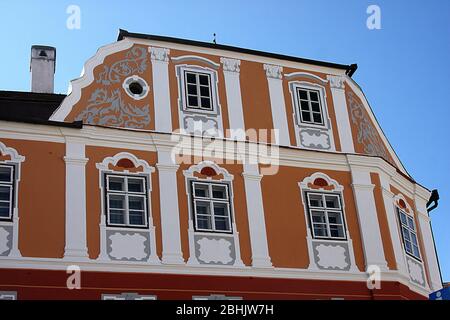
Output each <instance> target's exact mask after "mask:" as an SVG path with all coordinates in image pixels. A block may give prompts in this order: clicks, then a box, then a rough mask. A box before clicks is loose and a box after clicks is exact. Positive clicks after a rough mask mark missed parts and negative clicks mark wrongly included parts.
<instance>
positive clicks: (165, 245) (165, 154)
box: [156, 147, 184, 264]
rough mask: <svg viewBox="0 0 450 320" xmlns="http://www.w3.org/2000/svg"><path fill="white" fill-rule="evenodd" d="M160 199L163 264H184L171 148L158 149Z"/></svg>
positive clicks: (175, 170)
mask: <svg viewBox="0 0 450 320" xmlns="http://www.w3.org/2000/svg"><path fill="white" fill-rule="evenodd" d="M156 167H157V168H158V173H159V198H160V210H161V233H162V249H163V250H162V263H166V264H184V259H183V253H182V251H181V236H180V211H179V208H178V188H177V170H178V167H179V166H178V165H177V164H175V163H174V162H173V161H172V158H171V152H170V148H165V147H160V148H158V163H157V164H156Z"/></svg>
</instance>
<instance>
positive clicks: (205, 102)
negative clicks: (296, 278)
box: [201, 98, 211, 109]
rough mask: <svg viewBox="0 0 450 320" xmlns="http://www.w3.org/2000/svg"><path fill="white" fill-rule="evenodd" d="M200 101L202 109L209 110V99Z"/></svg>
mask: <svg viewBox="0 0 450 320" xmlns="http://www.w3.org/2000/svg"><path fill="white" fill-rule="evenodd" d="M201 100H202V108H203V109H211V101H210V99H209V98H202V99H201Z"/></svg>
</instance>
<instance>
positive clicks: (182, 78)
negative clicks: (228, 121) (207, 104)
mask: <svg viewBox="0 0 450 320" xmlns="http://www.w3.org/2000/svg"><path fill="white" fill-rule="evenodd" d="M186 72H190V73H199V74H206V75H209V80H210V83H209V85H210V87H209V89H210V94H211V97H210V98H211V106H212V107H211V110H206V109H200V108H190V107H188V101H187V82H186ZM176 75H177V78H178V90H179V97H178V102H179V104H180V106H181V111H182V113H184V115H187V114H192V115H195V114H202V115H206V116H209V117H214V118H216V117H219V118H220V115H221V111H220V109H221V107H220V102H219V94H218V92H219V91H218V90H219V89H218V74H217V71H216V70H213V69H210V68H206V67H202V66H198V65H191V64H184V65H177V66H176Z"/></svg>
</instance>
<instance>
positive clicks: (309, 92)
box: [295, 86, 325, 127]
mask: <svg viewBox="0 0 450 320" xmlns="http://www.w3.org/2000/svg"><path fill="white" fill-rule="evenodd" d="M301 90H303V91H306V94H307V97H308V98H307V100H303V101H307V102H308V111H303V109H302V100H301V99H300V91H301ZM311 92H315V93H317V101H314V102H317V103H318V104H319V112H317V111H313V109H312V102H313V101H312V100H311ZM295 94H296V99H297V101H298V115H299V121H300V123H303V124H306V125H314V126H320V127H324V126H325V116H324V112H323V107H322V93H321V92H320V90H319V89H312V88H306V87H301V86H298V87H296V88H295ZM303 112H308V113H309V115H310V118H311V121H306V120H304V119H303ZM314 113H319V114H320V118H321V120H322V121H321V122H320V123H318V122H315V121H314Z"/></svg>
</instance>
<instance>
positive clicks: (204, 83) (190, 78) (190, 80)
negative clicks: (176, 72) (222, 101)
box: [185, 71, 213, 110]
mask: <svg viewBox="0 0 450 320" xmlns="http://www.w3.org/2000/svg"><path fill="white" fill-rule="evenodd" d="M185 74H186V76H185V86H186V95H187V96H186V98H187V106H186V107H187V108H193V109H200V110H212V109H213V108H212V100H211V81H210V75H209V74H203V73H198V72H191V71H185Z"/></svg>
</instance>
